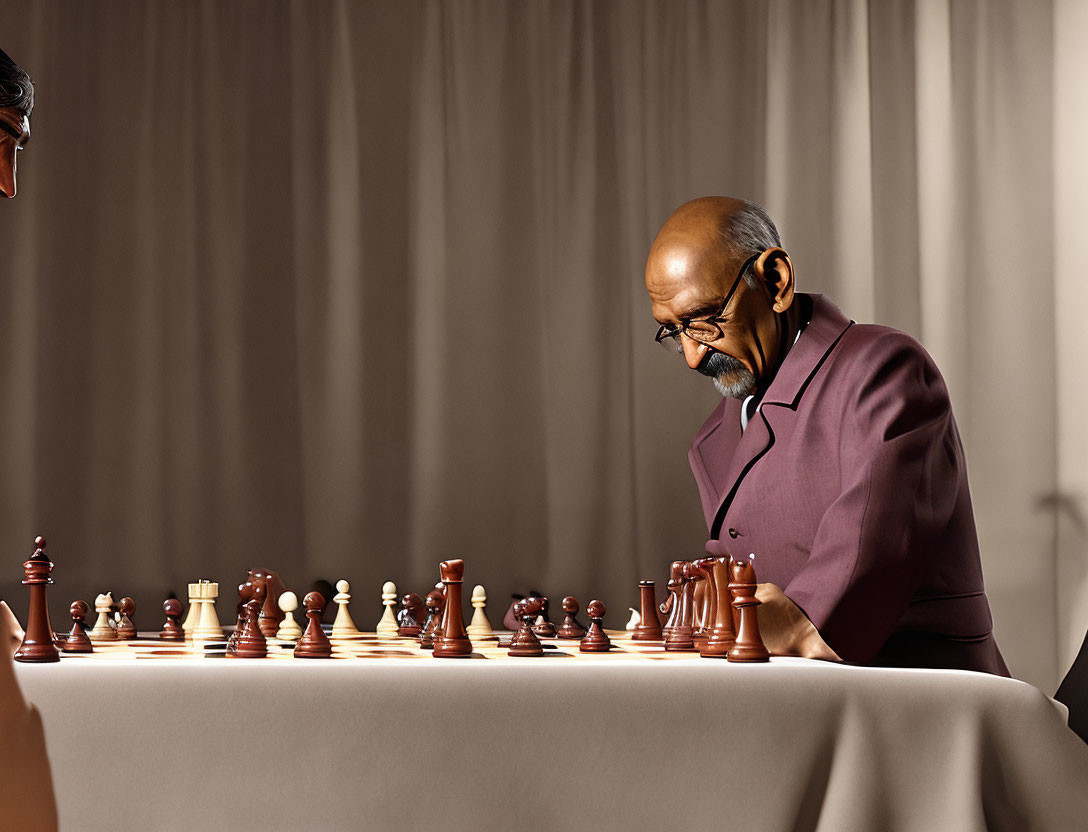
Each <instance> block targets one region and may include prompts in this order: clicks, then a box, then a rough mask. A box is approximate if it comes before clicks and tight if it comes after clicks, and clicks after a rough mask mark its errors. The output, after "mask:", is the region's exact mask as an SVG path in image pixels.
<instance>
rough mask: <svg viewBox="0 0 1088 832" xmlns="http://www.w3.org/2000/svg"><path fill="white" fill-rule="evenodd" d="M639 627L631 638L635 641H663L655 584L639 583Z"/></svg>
mask: <svg viewBox="0 0 1088 832" xmlns="http://www.w3.org/2000/svg"><path fill="white" fill-rule="evenodd" d="M638 593H639V607H640V608H641V611H640V613H639V618H640V620H639V622H638V626H637V627H635V632H634V634H633V635H632V636H631V638H632V639H633V640H635V641H661V638H662V636H661V619H660V618H658V617H657V599H656V598H654V582H653V581H639V582H638Z"/></svg>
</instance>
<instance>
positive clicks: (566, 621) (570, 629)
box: [557, 595, 586, 638]
mask: <svg viewBox="0 0 1088 832" xmlns="http://www.w3.org/2000/svg"><path fill="white" fill-rule="evenodd" d="M563 612H564V613H566V615H565V616H564V618H563V623H562V624H560V625H559V632H558V633H557V635H558V636H559V638H581V637H582V636H584V635H585V634H586V628H585V627H583V626H582V625H581V624H579V623H578V599H577V598H575V597H574V596H573V595H568V596H567V597H566V598H564V599H563Z"/></svg>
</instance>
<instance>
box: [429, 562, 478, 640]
mask: <svg viewBox="0 0 1088 832" xmlns="http://www.w3.org/2000/svg"><path fill="white" fill-rule="evenodd" d="M438 570H439V572H440V573H441V575H442V585H443V586H444V587H445V589H446V607H445V609H444V610H443V612H442V627H441V629H440V630H439V631H438V633H437V634H436V636H435V640H434V655H435V656H436V657H438V658H463V657H465V656H471V655H472V642H471V641H470V640H469V637H468V633H467V632H465V618H464V610H463V609H462V603H461V585H462V582H463V580H464V577H465V562H464V561H463V560H461V559H460V558H455V559H454V560H444V561H442V563H440V564H439V565H438Z"/></svg>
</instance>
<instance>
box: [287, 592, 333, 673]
mask: <svg viewBox="0 0 1088 832" xmlns="http://www.w3.org/2000/svg"><path fill="white" fill-rule="evenodd" d="M302 605H303V606H304V607H306V618H307V619H308V622H307V624H306V632H304V633H303V634H302V638H300V639H299V640H298V644H296V645H295V653H294V656H295V658H296V659H327V658H329V657H330V656H332V642H331V641H329V637H328V636H327V635H325V631H324V630H322V629H321V613H322V612H324V611H325V596H324V595H322V594H321V593H320V592H309V593H307V594H306V597H305V598H303V599H302Z"/></svg>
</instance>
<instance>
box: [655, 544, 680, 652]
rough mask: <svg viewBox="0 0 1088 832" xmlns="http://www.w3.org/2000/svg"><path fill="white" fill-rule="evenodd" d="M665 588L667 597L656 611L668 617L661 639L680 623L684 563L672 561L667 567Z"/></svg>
mask: <svg viewBox="0 0 1088 832" xmlns="http://www.w3.org/2000/svg"><path fill="white" fill-rule="evenodd" d="M665 586H666V587H667V588H668V590H669V597H668V599H666V601H665V603H663V604H662V605H661V606H660V607H658V609H659V610H661V614H662V615H667V616H668V618H667V619H665V626H664V627H662V628H661V637H662V638H663V639H668V637H669V634H670V633H671V632H672V631H673V629H674V628H675V627H676V625H677V624H678V623H679V622H680V613H681V607H682V606H683V605H682V603H681V593H682V592H683V588H684V561H682V560H674V561H673V562H672V563H671V564H670V565H669V582H668V583H667V584H666V585H665Z"/></svg>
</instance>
